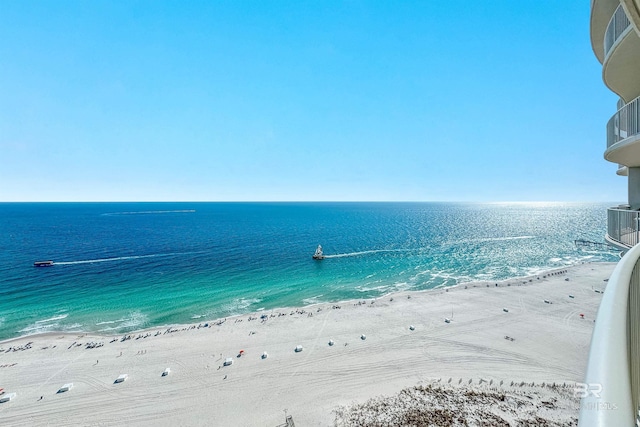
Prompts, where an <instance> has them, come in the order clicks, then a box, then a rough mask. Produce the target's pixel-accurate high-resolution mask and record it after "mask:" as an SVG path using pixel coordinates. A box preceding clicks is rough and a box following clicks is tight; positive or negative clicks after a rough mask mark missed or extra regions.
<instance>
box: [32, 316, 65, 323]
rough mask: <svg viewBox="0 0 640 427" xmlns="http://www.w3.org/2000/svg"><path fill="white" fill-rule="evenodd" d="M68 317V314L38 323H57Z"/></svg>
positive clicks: (38, 321)
mask: <svg viewBox="0 0 640 427" xmlns="http://www.w3.org/2000/svg"><path fill="white" fill-rule="evenodd" d="M67 316H68V314H63V315H60V316H55V317H52V318H50V319H44V320H37V321H36V323H47V322H54V321H56V320H62V319H65V318H66V317H67Z"/></svg>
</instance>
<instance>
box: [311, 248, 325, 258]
mask: <svg viewBox="0 0 640 427" xmlns="http://www.w3.org/2000/svg"><path fill="white" fill-rule="evenodd" d="M312 258H313V259H324V254H323V253H322V246H320V245H318V248H317V249H316V253H314V254H313V257H312Z"/></svg>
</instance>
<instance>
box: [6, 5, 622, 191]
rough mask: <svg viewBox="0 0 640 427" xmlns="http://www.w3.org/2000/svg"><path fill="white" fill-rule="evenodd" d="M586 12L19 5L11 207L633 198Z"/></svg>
mask: <svg viewBox="0 0 640 427" xmlns="http://www.w3.org/2000/svg"><path fill="white" fill-rule="evenodd" d="M589 40H590V39H589V2H588V1H584V0H566V1H562V2H558V1H557V0H542V1H540V0H517V1H515V0H496V1H483V2H478V1H459V0H453V1H447V2H443V1H430V0H423V1H403V2H397V1H343V2H337V1H280V0H278V1H276V0H273V1H258V0H255V1H240V0H233V1H200V2H199V1H187V2H185V1H158V0H153V1H28V0H24V1H22V0H21V1H3V2H2V4H1V5H0V201H50V200H52V201H53V200H64V201H94V200H95V201H103V200H104V201H128V200H131V201H146V200H193V201H195V200H204V201H226V200H296V201H297V200H304V201H306V200H393V201H395V200H408V201H614V202H625V201H626V178H624V177H618V176H616V174H615V171H616V165H613V164H611V163H608V162H606V161H605V160H604V159H603V152H604V149H605V144H606V143H605V126H606V122H607V120H608V119H609V118H610V117H611V116H612V115H613V114H614V112H615V103H616V100H617V97H616V96H615V95H614V94H613V93H611V92H609V91H608V89H606V87H605V86H604V83H602V79H601V71H602V68H601V65H600V64H599V63H598V61H597V60H596V58H595V56H594V54H593V53H592V50H591V45H590V41H589Z"/></svg>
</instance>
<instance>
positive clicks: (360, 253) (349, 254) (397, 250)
mask: <svg viewBox="0 0 640 427" xmlns="http://www.w3.org/2000/svg"><path fill="white" fill-rule="evenodd" d="M416 250H417V249H376V250H371V251H361V252H350V253H347V254H334V255H325V256H324V257H325V258H345V257H351V256H360V255H368V254H378V253H383V252H411V251H416Z"/></svg>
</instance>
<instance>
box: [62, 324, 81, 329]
mask: <svg viewBox="0 0 640 427" xmlns="http://www.w3.org/2000/svg"><path fill="white" fill-rule="evenodd" d="M79 328H82V323H74V324H73V325H69V326H65V327H64V330H65V331H68V330H71V329H79Z"/></svg>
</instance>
